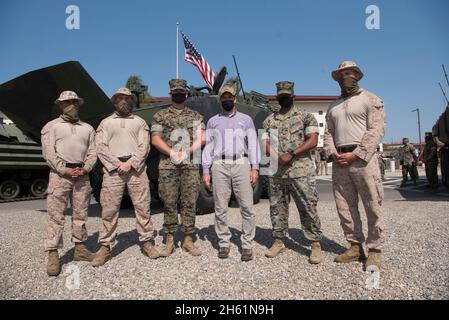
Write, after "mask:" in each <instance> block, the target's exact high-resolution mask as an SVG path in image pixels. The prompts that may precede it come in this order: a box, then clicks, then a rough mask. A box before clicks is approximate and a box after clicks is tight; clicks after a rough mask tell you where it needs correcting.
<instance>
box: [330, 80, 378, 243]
mask: <svg viewBox="0 0 449 320" xmlns="http://www.w3.org/2000/svg"><path fill="white" fill-rule="evenodd" d="M326 123H327V126H326V131H325V135H324V146H325V150H326V154H327V155H328V156H331V155H333V154H336V153H337V147H343V146H346V145H358V146H357V148H356V149H355V150H354V151H353V152H354V154H355V155H356V156H357V157H358V158H359V159H358V160H356V161H355V162H353V163H352V164H351V165H349V166H346V167H341V166H339V165H337V164H336V163H334V164H333V165H332V184H333V189H334V197H335V202H336V205H337V211H338V214H339V216H340V222H341V226H342V228H343V232H344V234H345V237H346V240H347V241H348V242H350V243H354V244H361V243H363V242H364V241H365V237H364V235H363V231H362V221H361V218H360V212H359V209H358V202H359V195H360V197H361V199H362V202H363V205H364V207H365V211H366V215H367V220H368V238H367V240H366V245H367V247H368V249H379V250H380V249H381V248H382V245H383V238H384V235H383V231H384V221H383V215H382V211H381V204H382V200H383V196H384V190H383V185H382V180H381V177H380V170H379V164H378V159H377V156H374V155H375V153H376V149H377V147H378V145H379V143H380V141H381V140H382V138H383V136H384V133H385V125H386V116H385V111H384V104H383V102H382V100H380V99H379V98H378V97H377V96H376V95H374V94H372V93H371V92H369V91H367V90H364V89H362V88H360V89H359V91H358V92H357V93H356V94H354V95H352V96H350V97H349V98H346V99H345V98H339V99H337V100H336V101H335V102H333V103H332V104H331V105H330V106H329V109H328V112H327V115H326Z"/></svg>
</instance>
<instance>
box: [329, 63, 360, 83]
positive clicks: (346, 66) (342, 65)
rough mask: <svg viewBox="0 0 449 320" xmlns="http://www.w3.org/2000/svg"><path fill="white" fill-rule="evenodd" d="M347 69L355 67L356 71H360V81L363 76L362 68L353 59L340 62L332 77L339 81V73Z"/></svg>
mask: <svg viewBox="0 0 449 320" xmlns="http://www.w3.org/2000/svg"><path fill="white" fill-rule="evenodd" d="M346 69H354V70H355V71H357V72H358V73H359V78H358V79H357V80H358V81H359V80H360V79H362V78H363V72H362V70H360V68H359V67H358V66H357V64H356V63H355V62H353V61H343V62H342V63H340V65H339V66H338V68H337V69H336V70H334V71H332V78H333V79H334V80H335V81H338V78H339V76H338V73H339V72H340V71H341V70H346Z"/></svg>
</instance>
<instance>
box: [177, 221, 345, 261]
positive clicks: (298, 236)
mask: <svg viewBox="0 0 449 320" xmlns="http://www.w3.org/2000/svg"><path fill="white" fill-rule="evenodd" d="M229 229H230V231H231V243H233V244H235V245H236V246H238V247H239V248H240V247H241V244H242V243H241V240H240V237H241V235H242V232H241V231H240V230H237V229H235V228H229ZM288 231H289V234H290V237H291V238H293V239H294V240H291V239H289V238H287V239H285V246H286V247H287V248H289V249H290V250H293V251H296V252H297V253H299V254H301V255H304V256H309V255H310V249H309V248H308V247H310V244H311V241H310V240H307V239H306V238H305V237H304V234H303V232H302V231H301V230H299V229H289V230H288ZM197 236H198V238H199V239H201V240H203V241H205V240H207V241H209V242H210V243H211V245H212V247H213V248H214V249H215V250H217V251H218V249H219V246H218V241H219V240H218V237H217V234H216V233H215V229H214V226H213V225H210V226H209V227H207V228H202V229H200V230H198V233H197ZM175 239H176V235H175ZM254 241H256V242H257V243H259V244H261V245H263V246H265V247H267V248H270V247H271V245H272V243H273V237H272V230H271V229H264V228H260V227H256V236H255V237H254ZM321 248H322V249H323V251H326V252H330V253H334V254H341V253H343V252H345V251H346V248H345V247H343V246H341V245H340V244H338V243H337V242H335V241H333V240H331V239H329V238H326V237H323V239H322V240H321Z"/></svg>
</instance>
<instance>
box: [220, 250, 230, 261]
mask: <svg viewBox="0 0 449 320" xmlns="http://www.w3.org/2000/svg"><path fill="white" fill-rule="evenodd" d="M229 250H230V249H229V248H227V247H220V249H219V250H218V257H219V258H220V259H227V258H228V257H229Z"/></svg>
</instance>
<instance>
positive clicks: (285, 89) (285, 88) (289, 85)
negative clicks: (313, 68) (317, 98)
mask: <svg viewBox="0 0 449 320" xmlns="http://www.w3.org/2000/svg"><path fill="white" fill-rule="evenodd" d="M294 87H295V83H294V82H291V81H279V82H278V83H276V88H277V95H278V96H280V95H283V94H288V95H290V96H292V95H294V94H295V90H294Z"/></svg>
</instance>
